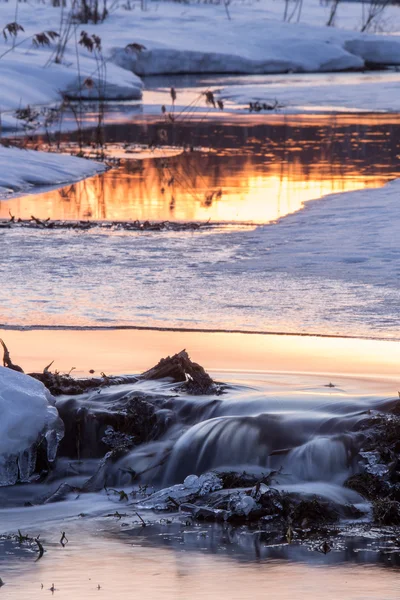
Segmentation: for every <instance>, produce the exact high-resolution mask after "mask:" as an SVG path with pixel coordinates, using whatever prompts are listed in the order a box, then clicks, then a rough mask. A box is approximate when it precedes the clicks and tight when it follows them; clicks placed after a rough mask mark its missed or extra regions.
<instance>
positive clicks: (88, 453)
mask: <svg viewBox="0 0 400 600" xmlns="http://www.w3.org/2000/svg"><path fill="white" fill-rule="evenodd" d="M146 398H148V396H146V395H144V394H141V393H140V392H136V393H134V392H131V391H128V392H126V391H123V392H120V391H119V392H114V391H113V390H107V391H104V392H102V393H101V394H98V393H92V394H85V395H82V396H80V397H72V398H71V397H70V398H60V399H59V400H58V401H57V409H58V412H59V414H60V416H61V418H62V420H63V421H64V425H65V437H64V440H63V442H62V444H61V445H60V455H61V456H68V457H69V458H79V459H82V458H101V457H103V456H104V455H105V454H106V452H108V451H109V449H110V448H114V449H116V448H118V447H121V448H125V449H126V448H131V447H132V446H134V445H137V444H141V443H143V442H147V441H149V440H150V439H152V438H153V437H154V436H155V435H156V432H157V417H156V414H155V407H154V405H153V404H151V403H150V402H149V401H148V400H147V399H146Z"/></svg>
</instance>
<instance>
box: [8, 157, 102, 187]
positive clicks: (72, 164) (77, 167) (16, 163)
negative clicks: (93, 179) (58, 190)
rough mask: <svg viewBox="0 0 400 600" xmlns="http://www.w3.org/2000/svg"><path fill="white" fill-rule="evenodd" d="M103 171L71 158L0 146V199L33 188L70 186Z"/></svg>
mask: <svg viewBox="0 0 400 600" xmlns="http://www.w3.org/2000/svg"><path fill="white" fill-rule="evenodd" d="M105 169H106V167H105V165H104V164H101V163H96V162H94V161H89V160H85V159H83V158H77V157H75V156H67V155H64V154H54V153H48V152H36V151H33V150H21V149H19V148H6V147H4V146H0V199H1V198H6V197H8V196H10V194H12V193H16V192H22V191H24V192H26V191H29V190H32V188H33V187H34V186H50V185H52V186H54V185H61V184H65V183H70V182H73V181H77V180H79V179H83V178H85V177H89V176H90V175H95V174H96V173H101V172H103V171H105Z"/></svg>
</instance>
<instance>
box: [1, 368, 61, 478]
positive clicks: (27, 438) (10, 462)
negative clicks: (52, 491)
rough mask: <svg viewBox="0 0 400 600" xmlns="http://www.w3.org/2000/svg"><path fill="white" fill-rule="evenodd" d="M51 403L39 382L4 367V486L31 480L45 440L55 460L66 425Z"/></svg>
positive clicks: (2, 438)
mask: <svg viewBox="0 0 400 600" xmlns="http://www.w3.org/2000/svg"><path fill="white" fill-rule="evenodd" d="M50 400H51V396H50V394H49V392H48V391H47V390H46V388H45V387H44V386H43V384H42V383H40V382H39V381H36V380H35V379H32V378H31V377H28V376H27V375H24V374H23V373H19V372H16V371H12V370H10V369H6V368H4V367H0V415H1V419H0V486H1V485H13V484H14V483H16V482H17V481H26V480H27V479H29V477H30V476H31V475H32V473H33V472H34V470H35V466H36V451H37V445H38V444H39V443H40V442H41V441H42V439H43V438H44V437H45V438H46V440H47V453H48V458H49V460H54V458H55V453H56V450H57V445H58V441H59V440H60V439H61V438H62V422H61V421H60V419H59V417H58V413H57V409H56V408H54V407H53V406H51V404H50Z"/></svg>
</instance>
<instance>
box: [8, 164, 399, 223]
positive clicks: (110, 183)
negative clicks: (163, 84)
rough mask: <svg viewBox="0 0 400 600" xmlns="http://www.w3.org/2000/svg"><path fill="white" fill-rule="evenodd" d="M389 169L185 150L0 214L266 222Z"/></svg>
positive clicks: (15, 204)
mask: <svg viewBox="0 0 400 600" xmlns="http://www.w3.org/2000/svg"><path fill="white" fill-rule="evenodd" d="M389 178H390V176H389V175H387V174H379V175H374V174H364V173H362V172H360V170H358V169H357V165H347V166H345V167H343V166H342V165H340V164H328V163H327V162H326V161H322V160H321V161H320V162H319V163H318V162H316V163H313V164H311V165H310V164H308V165H305V164H303V163H301V162H300V161H298V160H296V158H295V157H293V158H292V159H291V160H290V161H289V160H287V161H285V162H278V161H275V160H274V157H273V156H272V157H271V158H266V157H265V156H264V157H260V156H255V155H254V156H251V155H249V154H247V155H245V156H237V155H234V154H233V155H229V154H228V155H223V156H220V155H217V154H214V153H206V152H193V153H184V154H182V155H180V156H176V157H173V158H166V159H163V158H155V159H145V160H142V161H129V160H127V161H123V163H122V165H121V166H120V167H119V168H117V169H112V170H111V171H108V172H107V173H105V174H103V175H99V176H95V177H92V178H90V179H87V180H86V181H81V182H78V183H75V184H73V185H70V186H67V187H64V188H62V189H61V190H51V191H47V192H43V193H39V194H35V195H33V194H31V195H25V196H22V197H19V198H12V199H9V200H4V201H1V202H0V217H1V218H3V219H5V218H8V217H9V214H10V213H11V214H12V215H15V216H16V217H20V218H23V219H29V218H30V217H31V215H35V216H36V217H38V218H41V219H46V218H50V219H66V220H76V219H92V220H135V219H139V220H150V221H157V220H161V221H164V220H177V221H208V220H211V221H217V222H244V223H267V222H271V221H274V220H276V219H277V218H279V217H282V216H285V215H287V214H290V213H293V212H295V211H297V210H299V209H300V208H302V206H303V204H304V202H307V201H308V200H313V199H316V198H320V197H321V196H324V195H327V194H331V193H336V192H344V191H351V190H358V189H362V188H366V187H379V186H381V185H383V184H384V183H385V182H386V181H387V180H388V179H389Z"/></svg>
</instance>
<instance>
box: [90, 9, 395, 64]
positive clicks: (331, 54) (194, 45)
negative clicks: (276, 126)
mask: <svg viewBox="0 0 400 600" xmlns="http://www.w3.org/2000/svg"><path fill="white" fill-rule="evenodd" d="M310 4H312V6H313V10H311V11H310V12H308V13H307V11H305V13H304V15H303V17H302V22H299V23H287V22H283V21H282V13H283V11H282V10H281V9H282V4H281V3H274V2H267V1H266V0H260V1H259V2H257V3H254V4H252V5H244V4H241V3H232V5H231V7H230V12H231V15H232V18H231V20H229V19H227V17H226V14H225V12H224V10H223V8H222V6H210V5H193V4H190V5H189V6H188V5H185V6H181V5H179V4H176V3H168V2H164V3H155V2H151V3H150V4H149V10H148V11H146V12H141V13H139V14H138V13H136V14H135V16H134V22H133V20H132V27H127V26H126V24H127V23H128V22H129V21H130V20H131V19H132V16H131V14H130V13H129V12H128V13H127V12H126V11H125V13H124V12H123V11H117V12H116V13H114V14H113V15H112V16H111V17H110V18H109V19H108V20H107V21H106V22H105V23H104V24H102V25H101V26H99V32H100V35H101V37H102V39H104V43H105V47H106V49H107V53H108V56H109V57H110V59H111V60H112V61H113V62H115V63H116V64H118V65H120V66H122V67H123V68H125V69H130V70H131V71H133V72H135V73H137V74H138V75H159V74H178V73H181V74H187V73H240V74H244V73H245V74H260V73H287V72H291V71H294V72H327V71H346V70H355V69H362V68H363V67H364V66H365V62H366V61H367V62H368V63H371V64H384V65H385V64H397V60H398V58H397V57H398V56H399V52H400V40H399V39H398V38H397V37H395V36H391V37H390V39H389V38H388V36H383V35H380V36H377V35H373V34H366V33H359V32H357V31H354V29H355V28H357V27H359V26H360V23H359V22H358V20H357V19H356V18H353V21H352V23H350V22H347V25H348V26H349V27H350V29H349V30H345V29H338V28H335V27H326V26H324V24H325V23H326V21H327V15H326V12H325V13H324V16H322V15H321V16H320V18H315V14H314V13H316V12H318V11H319V7H318V6H317V2H314V1H313V0H312V2H310ZM360 8H361V7H360V6H358V7H357V10H358V11H360ZM346 10H349V5H348V4H346ZM391 10H392V12H393V14H397V15H398V16H399V18H400V11H398V10H397V9H391ZM394 11H396V12H394ZM115 40H118V44H116V43H115ZM132 43H136V44H141V45H142V46H143V47H144V48H143V49H142V50H141V51H140V50H139V51H138V50H137V49H129V48H128V49H126V46H127V45H129V44H132Z"/></svg>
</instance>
